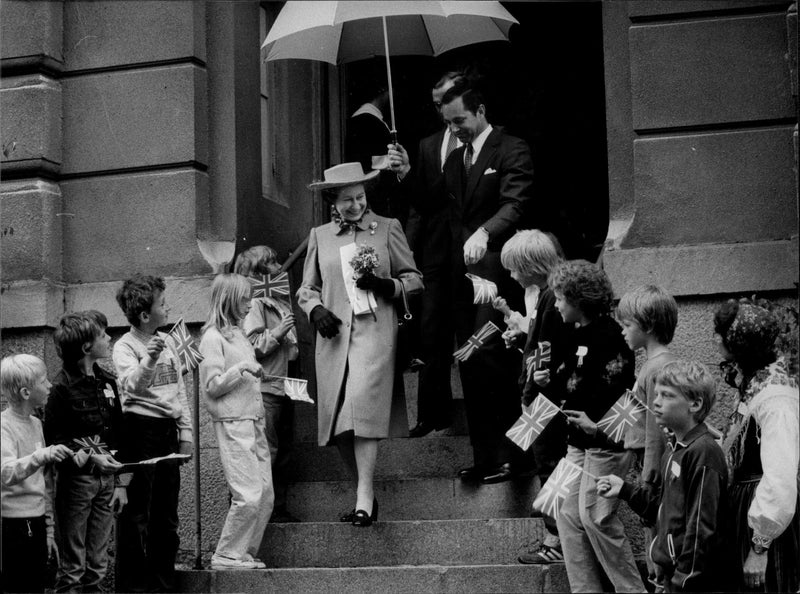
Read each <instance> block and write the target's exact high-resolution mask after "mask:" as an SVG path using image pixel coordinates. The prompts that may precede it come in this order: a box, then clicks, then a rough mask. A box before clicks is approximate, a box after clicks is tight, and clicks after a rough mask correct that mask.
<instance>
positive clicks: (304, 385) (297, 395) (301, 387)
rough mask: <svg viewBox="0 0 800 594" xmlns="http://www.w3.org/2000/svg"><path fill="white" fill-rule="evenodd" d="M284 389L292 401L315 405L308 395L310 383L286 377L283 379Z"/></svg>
mask: <svg viewBox="0 0 800 594" xmlns="http://www.w3.org/2000/svg"><path fill="white" fill-rule="evenodd" d="M283 389H284V391H285V392H286V395H287V396H288V397H289V398H291V399H292V400H299V401H300V402H310V403H311V404H314V401H313V400H312V399H311V396H309V395H308V381H306V380H304V379H295V378H293V377H285V378H283Z"/></svg>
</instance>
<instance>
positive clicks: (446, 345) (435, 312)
mask: <svg viewBox="0 0 800 594" xmlns="http://www.w3.org/2000/svg"><path fill="white" fill-rule="evenodd" d="M459 78H461V73H459V72H456V71H451V72H447V73H445V74H444V75H443V76H442V77H441V78H440V79H439V80H438V81H437V83H436V84H435V85H434V87H433V89H432V90H431V96H432V99H433V105H434V107H435V108H436V110H437V112H438V113H439V115H440V116H441V111H442V97H443V96H444V94H445V93H446V92H447V90H448V89H450V87H452V86H453V84H454V83H455V81H456V80H458V79H459ZM460 145H461V142H460V141H459V140H458V139H457V138H456V136H455V135H454V134H452V133H451V132H450V129H449V128H447V127H444V128H442V129H441V130H439V131H438V132H437V133H435V134H432V135H431V136H428V137H427V138H423V139H422V140H421V141H420V143H419V152H418V153H417V154H418V157H417V165H416V167H415V168H414V174H413V175H410V176H408V177H407V178H406V179H405V185H408V184H410V183H411V184H413V190H411V195H412V196H413V197H414V200H413V202H414V203H413V205H412V206H411V212H410V213H409V217H408V225H407V227H406V236H407V237H408V243H409V245H410V246H411V249H412V251H413V252H414V259H415V260H416V262H417V266H418V267H419V269H420V270H421V271H422V275H423V278H424V279H425V291H424V292H423V293H422V298H421V304H420V313H419V321H420V324H419V328H418V335H419V345H418V353H419V356H420V358H421V359H422V361H423V362H424V365H423V366H422V367H421V368H420V370H419V377H418V384H417V386H418V387H417V424H416V426H415V427H414V428H413V429H411V431H410V432H409V436H410V437H422V436H424V435H427V434H428V433H430V432H431V431H434V430H441V429H444V428H446V427H448V426H450V424H451V423H452V420H453V418H452V416H453V411H452V407H453V391H452V388H451V386H450V364H451V361H452V358H453V335H454V328H455V325H454V320H453V319H452V316H451V315H450V313H451V311H450V305H449V304H451V303H452V293H453V291H452V283H451V272H450V269H449V266H448V264H449V260H450V258H449V253H450V249H451V248H450V228H449V225H448V224H447V220H446V218H445V217H444V216H443V215H444V211H443V210H442V209H441V208H440V206H441V205H440V203H437V200H438V197H439V196H441V195H442V194H443V193H444V176H443V175H442V167H443V166H444V162H445V161H446V160H447V157H448V156H449V155H450V153H452V152H453V150H455V149H456V148H458V147H459V146H460Z"/></svg>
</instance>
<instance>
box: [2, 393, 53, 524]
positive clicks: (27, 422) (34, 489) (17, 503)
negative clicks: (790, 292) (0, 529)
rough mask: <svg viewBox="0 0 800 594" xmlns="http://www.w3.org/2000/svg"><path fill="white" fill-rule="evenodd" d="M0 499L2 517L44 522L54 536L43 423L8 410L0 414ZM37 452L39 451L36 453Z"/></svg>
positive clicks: (50, 476)
mask: <svg viewBox="0 0 800 594" xmlns="http://www.w3.org/2000/svg"><path fill="white" fill-rule="evenodd" d="M0 431H1V437H2V445H0V450H1V451H2V453H0V457H1V458H2V462H1V463H0V464H2V465H1V466H0V477H2V488H0V499H2V506H1V507H2V516H3V517H4V518H38V517H41V516H45V517H46V519H47V535H48V537H52V535H53V513H52V504H53V498H52V496H53V481H52V467H51V466H49V465H45V463H44V459H43V452H42V451H41V450H42V448H44V447H45V445H44V433H43V431H42V422H41V421H40V420H39V419H37V418H36V417H32V416H31V415H22V414H19V413H18V412H16V411H14V410H13V409H12V408H10V407H9V408H7V409H6V410H4V411H3V412H2V413H0ZM37 450H40V451H39V452H37Z"/></svg>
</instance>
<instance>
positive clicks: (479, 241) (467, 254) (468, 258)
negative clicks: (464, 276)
mask: <svg viewBox="0 0 800 594" xmlns="http://www.w3.org/2000/svg"><path fill="white" fill-rule="evenodd" d="M488 243H489V234H488V233H486V231H484V230H483V229H478V230H477V231H475V233H473V234H472V235H471V236H470V238H469V239H467V241H466V242H465V243H464V264H466V265H467V266H469V265H470V264H477V263H478V262H480V261H481V258H483V256H484V255H486V245H487V244H488Z"/></svg>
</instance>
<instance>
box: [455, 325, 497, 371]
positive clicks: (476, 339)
mask: <svg viewBox="0 0 800 594" xmlns="http://www.w3.org/2000/svg"><path fill="white" fill-rule="evenodd" d="M499 332H500V328H498V327H497V326H495V325H494V324H493V323H492V322H486V323H485V324H484V325H483V327H482V328H481V329H480V330H478V331H477V332H476V333H475V334H473V335H472V336H470V337H469V338H468V339H467V342H466V343H465V344H464V346H462V347H461V348H460V349H458V350H457V351H456V352H455V353H453V356H454V357H455V358H456V359H458V360H459V361H461V362H464V361H466V360H467V359H469V358H470V357H471V356H472V354H473V353H474V352H475V351H477V350H478V349H479V348H480V347H482V346H483V345H484V344H485V343H486V341H487V340H488V339H489V337H491V336H492V335H493V334H495V333H499Z"/></svg>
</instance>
